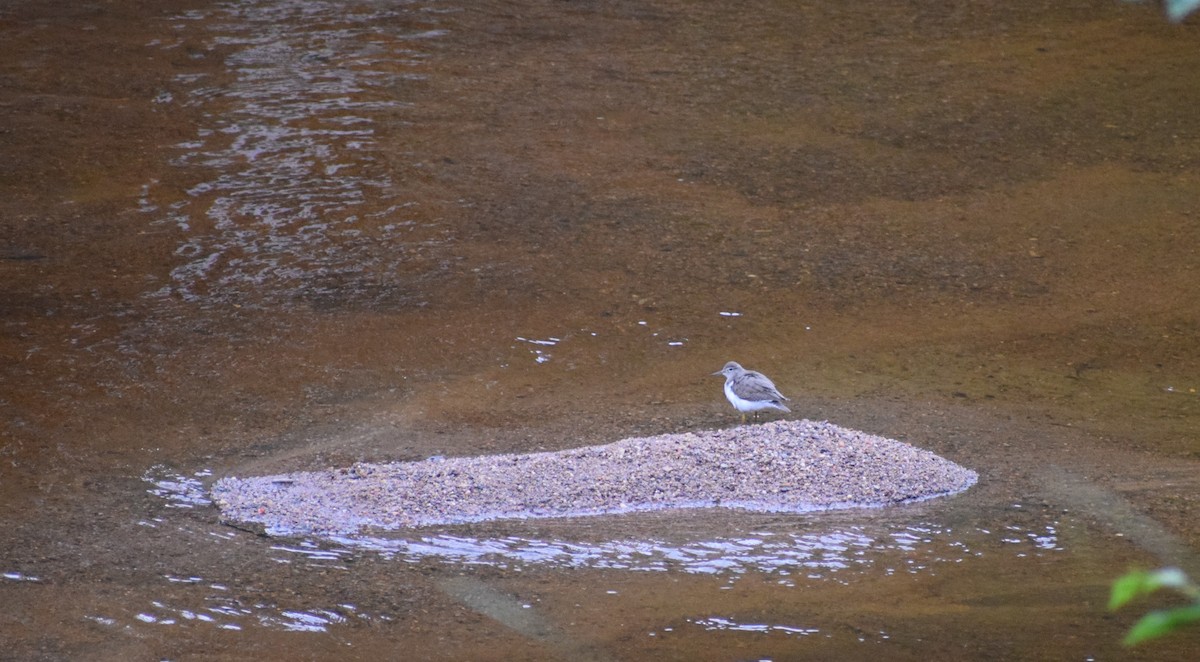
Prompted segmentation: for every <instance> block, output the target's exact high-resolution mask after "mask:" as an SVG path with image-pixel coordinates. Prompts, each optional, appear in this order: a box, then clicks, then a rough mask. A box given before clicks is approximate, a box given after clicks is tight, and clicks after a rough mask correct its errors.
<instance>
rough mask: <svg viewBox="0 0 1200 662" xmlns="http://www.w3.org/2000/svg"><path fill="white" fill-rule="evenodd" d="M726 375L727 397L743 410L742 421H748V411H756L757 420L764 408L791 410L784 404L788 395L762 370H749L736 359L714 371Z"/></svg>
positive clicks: (735, 406) (738, 408)
mask: <svg viewBox="0 0 1200 662" xmlns="http://www.w3.org/2000/svg"><path fill="white" fill-rule="evenodd" d="M713 374H714V375H723V376H724V377H725V397H726V398H728V399H729V403H730V404H732V405H733V406H734V408H735V409H737V410H738V411H740V412H742V422H743V423H745V422H746V412H749V411H752V412H754V418H755V420H757V419H758V412H759V410H762V409H778V410H780V411H791V409H788V408H787V405H785V404H783V401H784V400H787V397H786V396H784V395H783V394H782V393H780V392H779V389H777V388H775V383H774V382H772V381H771V380H770V379H768V378H767V376H766V375H764V374H762V373H761V372H755V371H753V370H747V369H745V368H743V367H742V366H740V365H738V364H737V362H735V361H730V362H729V363H726V364H725V367H724V368H721V369H720V370H718V371H716V372H714V373H713Z"/></svg>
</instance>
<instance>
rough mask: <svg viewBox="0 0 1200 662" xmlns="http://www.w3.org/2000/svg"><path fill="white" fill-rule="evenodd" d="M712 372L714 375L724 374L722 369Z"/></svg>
mask: <svg viewBox="0 0 1200 662" xmlns="http://www.w3.org/2000/svg"><path fill="white" fill-rule="evenodd" d="M713 374H714V375H723V374H725V372H724V371H722V370H718V371H716V372H714V373H713Z"/></svg>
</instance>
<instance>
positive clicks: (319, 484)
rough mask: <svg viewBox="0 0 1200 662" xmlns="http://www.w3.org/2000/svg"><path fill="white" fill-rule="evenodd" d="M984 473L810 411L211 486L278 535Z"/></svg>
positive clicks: (876, 488) (915, 490)
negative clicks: (558, 446) (594, 441)
mask: <svg viewBox="0 0 1200 662" xmlns="http://www.w3.org/2000/svg"><path fill="white" fill-rule="evenodd" d="M977 479H978V476H977V475H976V473H975V472H974V471H971V470H969V469H966V468H963V467H961V466H959V465H957V464H955V463H953V462H951V461H949V460H946V459H944V458H942V457H939V456H937V455H935V454H933V453H931V452H929V451H926V450H922V449H919V448H916V447H914V446H911V445H909V444H906V443H903V442H900V441H896V440H894V439H887V438H884V437H880V436H876V435H872V434H867V433H865V432H859V431H856V430H850V429H847V428H843V427H839V426H837V425H833V424H831V423H828V422H815V421H807V420H804V421H778V422H772V423H764V424H761V425H743V426H739V427H734V428H730V429H724V430H709V431H703V432H686V433H680V434H665V435H659V436H654V437H639V438H629V439H622V440H621V441H617V442H614V443H611V444H606V445H603V446H587V447H583V448H573V449H569V450H563V451H557V452H546V453H530V454H507V455H485V456H480V457H448V458H442V457H434V458H429V459H427V460H422V461H419V462H397V463H389V464H367V463H358V464H355V465H353V466H351V467H350V468H347V469H330V470H326V471H316V472H299V473H291V474H284V475H277V476H261V477H252V478H234V477H227V478H222V479H221V480H218V481H217V482H216V483H215V484H214V485H213V488H212V495H213V501H214V502H215V503H216V504H217V506H218V507H219V508H220V509H221V516H222V519H223V520H224V521H227V522H231V523H232V522H237V523H242V524H243V525H258V526H261V527H262V528H263V529H264V530H265V531H266V532H267V533H268V534H272V535H297V534H317V535H339V534H353V533H356V532H359V531H362V530H365V529H384V530H395V529H404V528H410V527H420V526H430V525H441V524H459V523H467V522H479V521H484V520H493V519H503V518H527V517H576V516H584V515H601V514H610V513H628V512H633V511H643V510H663V509H668V508H705V507H726V508H741V509H746V510H755V511H770V512H808V511H813V510H826V509H835V508H856V507H877V506H886V505H890V504H898V503H905V502H909V501H918V500H922V499H928V498H932V497H937V496H945V495H949V494H954V493H956V492H961V491H962V490H965V489H967V488H969V487H970V486H971V485H973V484H974V483H975V481H976V480H977Z"/></svg>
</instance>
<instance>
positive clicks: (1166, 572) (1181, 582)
mask: <svg viewBox="0 0 1200 662" xmlns="http://www.w3.org/2000/svg"><path fill="white" fill-rule="evenodd" d="M1198 1H1200V0H1198ZM1191 586H1192V582H1191V581H1190V580H1189V579H1188V576H1187V574H1185V573H1184V572H1183V571H1182V570H1180V569H1179V568H1162V569H1160V570H1153V571H1151V572H1146V571H1145V570H1134V571H1132V572H1130V573H1128V574H1126V575H1124V576H1122V577H1119V578H1118V579H1117V581H1115V582H1113V587H1112V594H1111V595H1110V596H1109V598H1108V608H1109V609H1117V608H1119V607H1121V606H1122V605H1124V604H1126V603H1127V602H1129V601H1130V600H1132V599H1134V598H1136V597H1139V596H1143V595H1147V594H1150V593H1153V592H1154V591H1157V590H1158V589H1160V588H1173V589H1178V590H1180V591H1182V592H1185V593H1186V592H1188V591H1189V590H1190V588H1191Z"/></svg>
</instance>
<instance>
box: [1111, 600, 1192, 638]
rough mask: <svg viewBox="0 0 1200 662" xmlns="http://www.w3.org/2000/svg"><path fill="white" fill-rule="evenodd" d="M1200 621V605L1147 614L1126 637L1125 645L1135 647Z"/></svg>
mask: <svg viewBox="0 0 1200 662" xmlns="http://www.w3.org/2000/svg"><path fill="white" fill-rule="evenodd" d="M1196 621H1200V604H1196V605H1191V606H1188V607H1179V608H1177V609H1169V610H1165V611H1152V612H1150V613H1149V614H1146V615H1145V616H1143V617H1142V619H1141V620H1140V621H1138V622H1137V623H1136V624H1134V626H1133V627H1132V628H1131V629H1130V630H1129V634H1127V635H1125V640H1124V642H1123V643H1124V644H1125V645H1126V646H1133V645H1135V644H1140V643H1141V642H1143V641H1146V640H1148V639H1154V638H1156V637H1161V636H1163V635H1164V634H1167V633H1169V632H1172V631H1174V630H1176V629H1178V628H1179V627H1180V626H1183V625H1187V624H1188V623H1194V622H1196Z"/></svg>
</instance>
